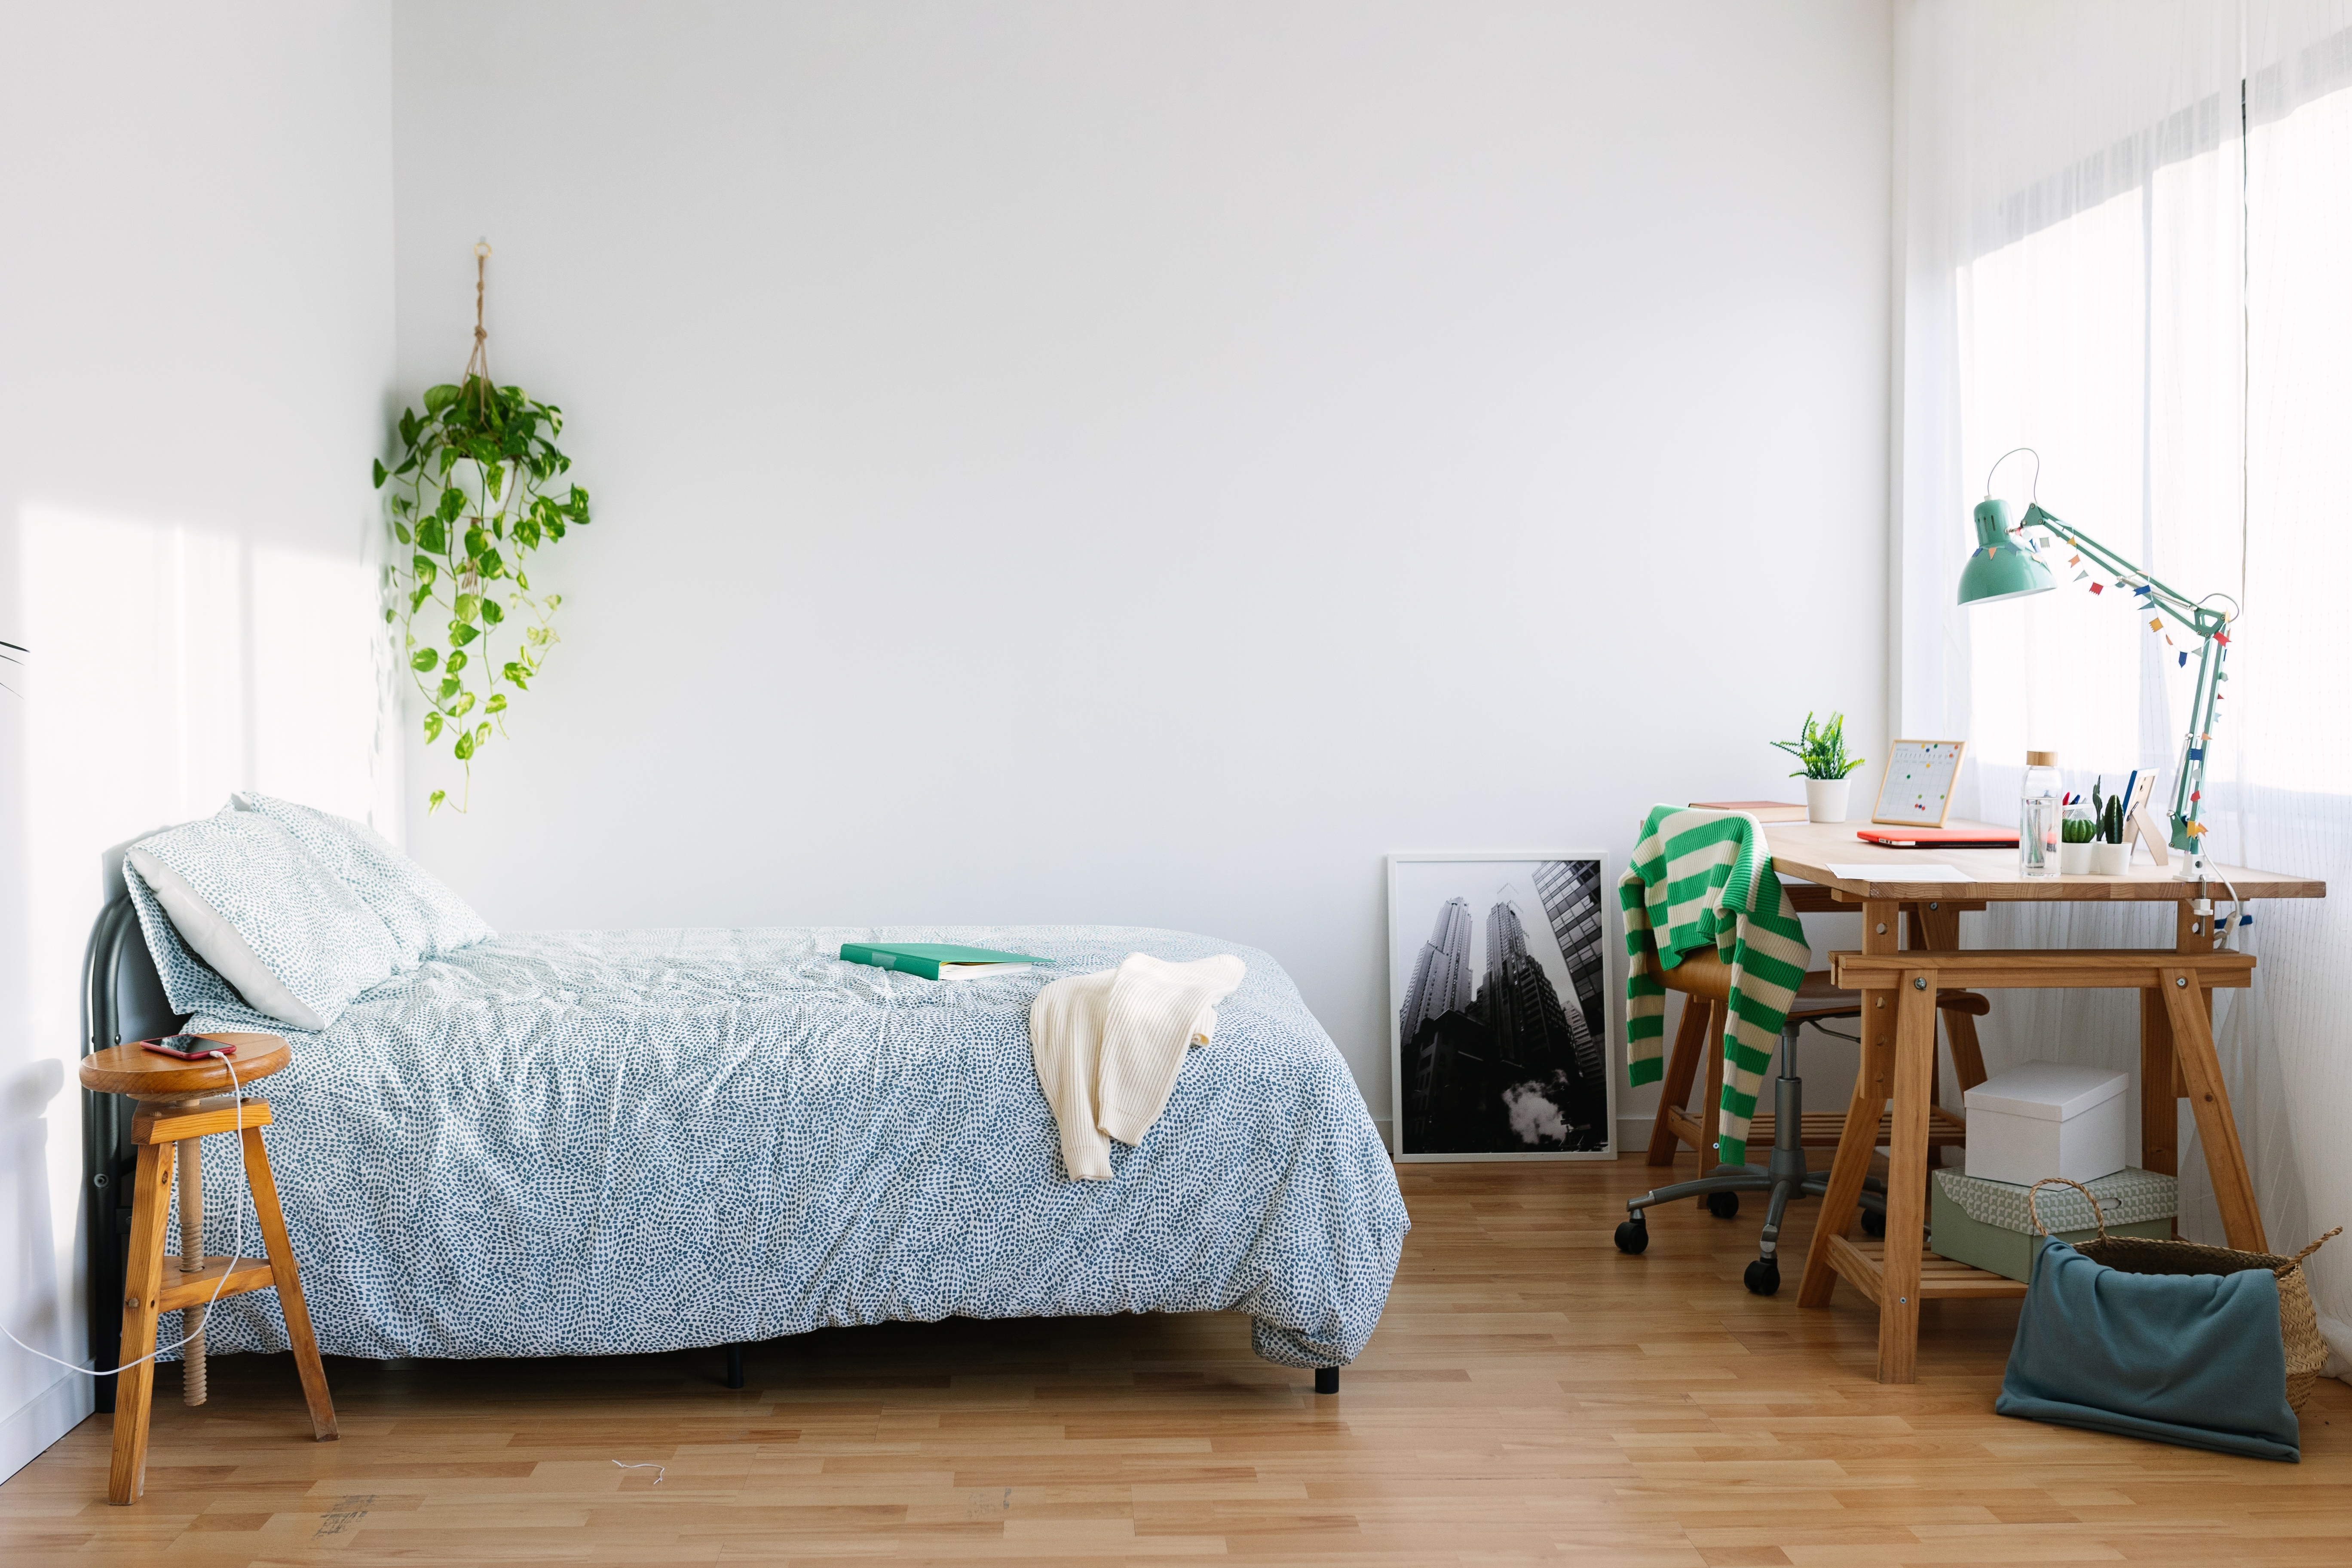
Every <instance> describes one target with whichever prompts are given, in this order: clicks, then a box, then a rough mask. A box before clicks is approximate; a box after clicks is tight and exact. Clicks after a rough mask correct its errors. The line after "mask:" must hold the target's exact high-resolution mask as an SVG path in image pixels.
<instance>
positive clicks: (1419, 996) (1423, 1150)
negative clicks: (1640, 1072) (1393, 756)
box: [1390, 857, 1615, 1159]
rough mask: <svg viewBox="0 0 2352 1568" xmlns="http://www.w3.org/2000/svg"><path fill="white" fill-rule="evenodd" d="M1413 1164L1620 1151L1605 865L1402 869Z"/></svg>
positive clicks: (1404, 1021) (1397, 889)
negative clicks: (1603, 889) (1610, 1026)
mask: <svg viewBox="0 0 2352 1568" xmlns="http://www.w3.org/2000/svg"><path fill="white" fill-rule="evenodd" d="M1390 879H1391V909H1390V942H1391V954H1390V963H1391V991H1392V993H1393V994H1394V1005H1395V1006H1396V1009H1397V1011H1396V1019H1397V1029H1396V1037H1395V1054H1394V1058H1393V1064H1394V1068H1395V1071H1396V1079H1395V1083H1396V1096H1395V1098H1396V1131H1395V1136H1396V1142H1397V1152H1398V1153H1399V1155H1400V1157H1405V1158H1410V1157H1414V1156H1421V1157H1428V1158H1448V1157H1450V1158H1456V1159H1477V1158H1506V1157H1510V1156H1514V1155H1517V1156H1529V1155H1565V1154H1586V1155H1597V1154H1605V1153H1609V1152H1612V1143H1613V1135H1614V1131H1615V1119H1614V1112H1613V1103H1614V1096H1613V1094H1612V1084H1611V1079H1610V1074H1609V1048H1608V1038H1609V1034H1608V1004H1607V987H1608V952H1607V948H1606V942H1607V940H1608V925H1607V921H1606V920H1605V919H1604V918H1603V915H1602V906H1601V863H1600V861H1599V860H1598V859H1574V860H1537V861H1528V860H1476V859H1467V860H1465V859H1450V860H1424V859H1415V858H1404V857H1399V858H1395V859H1392V860H1391V863H1390Z"/></svg>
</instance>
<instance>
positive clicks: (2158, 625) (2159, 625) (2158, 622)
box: [2147, 616, 2164, 632]
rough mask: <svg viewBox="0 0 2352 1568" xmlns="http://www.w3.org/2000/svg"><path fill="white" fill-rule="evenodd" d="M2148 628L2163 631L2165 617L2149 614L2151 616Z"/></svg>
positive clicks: (2153, 630)
mask: <svg viewBox="0 0 2352 1568" xmlns="http://www.w3.org/2000/svg"><path fill="white" fill-rule="evenodd" d="M2147 629H2148V630H2149V631H2152V632H2160V631H2162V630H2163V629H2164V621H2163V619H2162V618H2161V617H2159V616H2149V617H2148V623H2147Z"/></svg>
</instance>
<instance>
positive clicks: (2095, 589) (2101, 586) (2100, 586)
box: [2091, 583, 2107, 594]
mask: <svg viewBox="0 0 2352 1568" xmlns="http://www.w3.org/2000/svg"><path fill="white" fill-rule="evenodd" d="M2106 589H2107V585H2106V584H2105V583H2094V584H2091V592H2092V593H2094V594H2104V593H2105V592H2106Z"/></svg>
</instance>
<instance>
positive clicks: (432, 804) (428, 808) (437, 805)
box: [425, 789, 449, 816]
mask: <svg viewBox="0 0 2352 1568" xmlns="http://www.w3.org/2000/svg"><path fill="white" fill-rule="evenodd" d="M448 798H449V792H448V791H447V790H446V789H436V790H435V791H434V792H433V794H432V796H431V797H430V798H429V799H427V800H426V801H425V816H432V815H433V814H434V813H435V812H436V811H438V810H440V809H441V803H442V802H443V801H445V800H447V799H448Z"/></svg>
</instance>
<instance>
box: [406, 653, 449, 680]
mask: <svg viewBox="0 0 2352 1568" xmlns="http://www.w3.org/2000/svg"><path fill="white" fill-rule="evenodd" d="M440 662H441V651H440V650H439V649H438V648H430V647H421V648H418V649H417V650H416V651H415V653H413V654H410V655H409V656H408V668H411V669H413V670H415V671H416V672H417V673H418V674H420V675H422V674H423V673H424V672H425V671H426V670H428V669H430V668H433V667H434V666H435V665H436V664H438V663H440Z"/></svg>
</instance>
